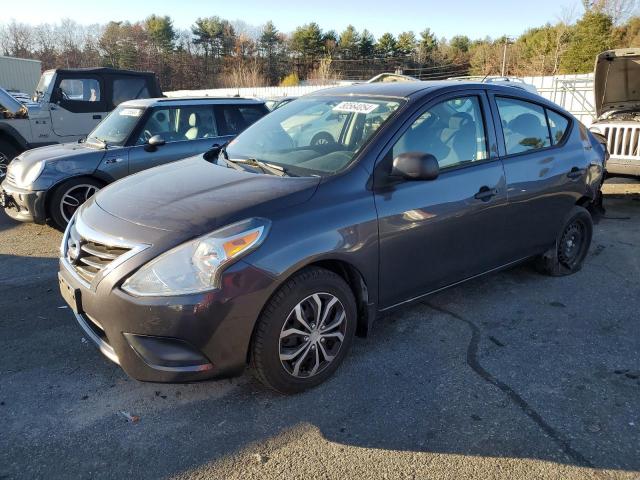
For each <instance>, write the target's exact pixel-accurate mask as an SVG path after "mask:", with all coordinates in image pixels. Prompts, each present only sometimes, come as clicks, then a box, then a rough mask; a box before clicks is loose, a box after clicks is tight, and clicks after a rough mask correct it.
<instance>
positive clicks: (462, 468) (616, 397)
mask: <svg viewBox="0 0 640 480" xmlns="http://www.w3.org/2000/svg"><path fill="white" fill-rule="evenodd" d="M630 185H631V187H629V186H628V185H626V184H625V185H623V186H622V187H615V186H612V187H610V190H609V191H610V192H615V193H617V194H618V195H614V196H608V197H607V198H606V200H605V207H606V208H607V214H606V217H605V218H604V219H602V220H601V221H600V223H599V224H598V225H597V226H596V230H595V237H594V241H593V245H592V247H591V250H590V253H589V256H588V258H587V260H586V263H585V266H584V268H583V270H582V271H581V272H579V273H578V274H576V275H573V276H571V277H564V278H550V277H545V276H541V275H539V274H538V273H536V272H535V271H534V270H533V269H532V268H531V267H530V266H529V265H522V266H519V267H517V268H514V269H511V270H508V271H504V272H501V273H497V274H493V275H489V276H486V277H483V278H480V279H477V280H474V281H472V282H468V283H466V284H463V285H460V286H458V287H455V288H452V289H449V290H447V291H444V292H441V293H439V294H436V295H433V296H431V297H429V298H427V299H426V300H425V301H423V302H422V303H419V304H416V305H413V306H410V307H407V308H404V309H402V310H397V311H395V312H394V313H393V314H390V315H388V316H386V317H382V318H380V319H378V321H377V323H376V324H375V326H374V330H373V332H372V334H371V335H370V336H369V338H366V339H356V342H355V344H354V348H353V350H352V352H351V355H350V356H349V358H348V359H347V360H346V361H345V363H344V364H343V365H342V366H341V368H340V369H339V370H338V372H337V374H336V375H335V377H334V378H332V379H331V380H330V381H329V382H327V383H326V384H324V385H321V386H320V387H318V388H316V389H314V390H312V391H309V392H306V393H304V394H301V395H297V396H293V397H284V396H280V395H277V394H275V393H272V392H270V391H267V390H265V389H264V388H263V387H262V386H261V385H260V384H259V383H258V382H257V381H256V380H254V379H253V377H252V376H251V375H250V373H249V372H247V373H246V374H245V375H243V376H242V377H239V378H237V379H233V380H222V381H210V382H203V383H197V384H181V385H166V384H151V383H140V382H137V381H135V380H132V379H129V378H128V377H127V376H126V375H125V374H124V373H123V372H122V371H121V370H120V369H119V368H118V367H117V366H116V365H114V364H112V363H110V362H109V361H108V360H106V359H105V358H103V357H102V356H101V354H100V353H99V352H98V351H97V349H96V348H95V347H94V346H93V345H92V344H91V343H89V342H88V341H87V340H86V339H84V338H83V335H82V332H81V331H80V329H79V327H78V326H77V325H76V324H75V321H74V319H73V317H72V315H71V312H70V311H69V309H68V308H65V304H64V302H63V300H62V298H61V297H60V295H59V293H58V290H57V281H56V273H57V259H56V257H57V252H58V245H59V242H60V233H59V232H57V231H55V230H53V229H52V228H50V227H47V226H37V225H22V224H17V223H15V222H13V221H11V220H9V219H8V218H7V217H6V216H4V214H1V213H0V479H13V478H30V479H31V478H185V479H186V478H189V479H195V478H242V479H253V478H255V479H265V478H282V479H289V478H292V479H293V478H295V479H298V478H299V479H312V478H313V479H315V478H319V479H345V478H349V479H356V478H358V479H359V478H372V479H374V478H375V479H377V478H389V479H391V478H478V479H489V478H509V479H517V478H557V479H569V478H576V479H577V478H580V479H583V478H628V479H640V330H639V327H638V325H639V323H640V188H638V187H640V184H637V183H634V182H630ZM633 192H637V193H635V194H634V193H633Z"/></svg>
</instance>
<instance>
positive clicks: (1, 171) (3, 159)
mask: <svg viewBox="0 0 640 480" xmlns="http://www.w3.org/2000/svg"><path fill="white" fill-rule="evenodd" d="M8 164H9V159H8V158H7V156H6V155H5V154H4V153H2V152H0V180H1V179H3V178H4V177H5V176H6V175H7V166H8Z"/></svg>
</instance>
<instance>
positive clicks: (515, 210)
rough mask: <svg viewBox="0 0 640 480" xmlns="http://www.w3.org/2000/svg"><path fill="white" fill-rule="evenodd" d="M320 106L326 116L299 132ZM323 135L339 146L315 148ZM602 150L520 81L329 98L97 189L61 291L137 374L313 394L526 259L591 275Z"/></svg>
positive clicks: (554, 270) (67, 253) (309, 100)
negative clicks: (354, 356) (398, 322)
mask: <svg viewBox="0 0 640 480" xmlns="http://www.w3.org/2000/svg"><path fill="white" fill-rule="evenodd" d="M310 112H313V114H314V115H318V116H322V117H323V118H326V119H327V120H326V121H323V122H312V123H305V122H301V121H299V119H305V118H308V117H309V115H310ZM310 128H317V129H319V130H318V131H316V132H311V131H308V130H309V129H310ZM325 131H326V132H329V133H330V136H331V138H332V140H331V141H326V142H321V143H316V144H314V145H307V146H305V145H304V144H303V143H301V140H300V139H301V138H305V139H309V141H310V140H311V139H312V138H314V137H315V136H316V134H318V133H323V132H325ZM323 136H324V137H325V138H327V139H328V138H329V135H323ZM605 157H606V152H605V150H604V148H603V147H602V145H601V144H600V143H599V142H598V141H597V140H596V139H595V137H594V136H593V135H592V134H591V133H589V131H588V130H587V129H586V128H585V127H584V126H582V125H581V124H580V123H579V122H578V121H576V120H575V119H574V118H573V117H572V116H571V115H570V114H568V113H567V112H565V111H564V110H562V109H560V108H559V107H558V106H557V105H555V104H553V103H550V102H548V101H546V100H544V99H543V98H541V97H539V96H537V95H534V94H531V93H528V92H525V91H523V90H521V89H516V88H513V87H508V86H498V85H491V84H481V83H461V82H406V83H387V84H361V85H354V86H349V87H339V88H336V89H329V90H322V91H320V92H317V93H314V94H312V95H309V96H305V97H302V98H300V99H298V100H296V101H295V102H291V103H290V104H288V105H285V106H283V107H281V108H278V109H277V110H275V111H274V112H272V113H270V114H269V115H267V116H265V117H263V118H262V119H261V120H259V121H257V122H256V123H254V124H253V125H252V126H251V127H249V128H248V129H247V130H245V131H244V132H243V133H242V134H241V135H239V136H238V137H237V138H236V139H235V140H234V141H232V142H231V143H229V144H228V145H227V146H226V148H218V149H215V150H212V151H210V152H208V153H207V154H205V155H203V156H197V157H192V158H190V159H187V160H183V161H181V162H178V163H174V164H171V165H166V166H160V167H157V168H153V169H150V170H146V171H144V172H141V173H139V174H136V175H134V176H130V177H127V178H125V179H123V180H120V181H118V182H115V183H114V184H112V185H110V186H108V187H107V188H105V189H103V190H101V191H100V192H98V193H97V194H96V195H94V196H93V197H92V198H91V199H89V201H88V202H87V203H85V204H84V205H83V206H82V207H80V208H79V209H78V211H77V213H76V214H75V216H74V218H73V219H72V221H71V222H70V224H69V226H68V227H67V230H66V232H65V234H64V238H63V242H62V246H61V260H60V273H59V281H60V289H61V291H62V295H63V296H64V298H65V299H66V301H67V302H68V304H69V305H70V306H71V308H72V309H73V311H74V312H75V317H76V319H77V321H78V323H79V324H80V326H81V327H82V329H83V330H84V332H85V334H86V335H87V336H88V337H89V338H91V339H92V340H93V342H95V343H96V344H97V345H98V346H99V348H100V350H102V352H103V353H104V354H105V355H106V356H107V357H108V358H110V359H111V360H113V361H114V362H116V363H118V364H119V365H120V366H121V367H122V368H123V369H124V370H125V371H126V372H127V373H128V374H129V375H130V376H132V377H134V378H136V379H139V380H144V381H159V382H177V381H179V382H182V381H194V380H201V379H206V378H211V377H224V376H231V375H237V374H239V373H240V372H241V371H242V370H243V368H244V367H245V365H247V364H250V365H251V366H252V367H253V370H254V371H255V373H256V375H257V377H258V378H259V379H260V380H261V381H262V382H263V383H265V384H266V385H268V386H269V387H271V388H273V389H275V390H277V391H279V392H283V393H294V392H299V391H302V390H304V389H306V388H309V387H312V386H315V385H317V384H319V383H321V382H323V381H324V380H326V379H327V378H328V377H329V376H331V375H332V374H333V373H334V372H335V370H336V369H337V368H338V366H339V364H340V363H341V362H342V360H343V359H344V358H345V356H346V355H347V353H348V351H349V348H350V346H351V343H352V341H353V338H354V335H355V334H360V335H364V334H366V333H367V331H368V330H369V329H370V328H371V325H372V322H373V320H374V318H375V317H376V315H378V314H379V313H381V312H386V311H388V310H390V309H393V308H395V307H398V306H400V305H404V304H407V303H409V302H411V301H414V300H418V299H421V298H423V297H424V296H425V295H428V294H429V293H432V292H435V291H438V290H441V289H442V288H445V287H448V286H451V285H455V284H457V283H460V282H461V281H464V280H468V279H471V278H475V277H477V276H479V275H482V274H486V273H488V272H493V271H495V270H498V269H501V268H505V267H509V266H511V265H514V264H516V263H518V262H522V261H524V260H527V259H530V258H534V259H535V262H536V264H537V265H538V267H539V268H540V269H541V270H542V271H543V272H545V273H547V274H551V275H565V274H571V273H574V272H576V271H578V270H579V269H580V267H581V264H582V262H583V260H584V258H585V256H586V254H587V250H588V249H589V245H590V242H591V236H592V228H593V227H592V225H593V224H592V216H591V211H593V210H594V209H595V207H597V206H598V204H599V202H600V199H601V195H600V187H601V184H602V180H603V174H604V161H605Z"/></svg>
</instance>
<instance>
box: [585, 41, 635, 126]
mask: <svg viewBox="0 0 640 480" xmlns="http://www.w3.org/2000/svg"><path fill="white" fill-rule="evenodd" d="M593 93H594V95H595V103H596V114H597V116H598V118H599V117H601V116H602V115H604V114H606V113H609V112H612V111H615V110H630V109H636V110H638V109H640V48H624V49H618V50H608V51H606V52H602V53H601V54H600V55H598V58H597V59H596V67H595V78H594V85H593Z"/></svg>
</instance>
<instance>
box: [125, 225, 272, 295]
mask: <svg viewBox="0 0 640 480" xmlns="http://www.w3.org/2000/svg"><path fill="white" fill-rule="evenodd" d="M270 226H271V222H270V221H269V220H267V219H265V218H250V219H247V220H243V221H241V222H238V223H234V224H232V225H229V226H227V227H224V228H221V229H220V230H216V231H215V232H213V233H210V234H208V235H205V236H203V237H200V238H196V239H195V240H191V241H189V242H186V243H183V244H182V245H179V246H178V247H175V248H173V249H171V250H169V251H168V252H165V253H163V254H162V255H160V256H159V257H157V258H156V259H154V260H152V261H150V262H149V263H147V264H146V265H144V266H143V267H142V268H141V269H140V270H138V271H137V272H136V273H134V274H133V275H132V276H131V277H129V278H128V279H127V280H126V281H125V282H124V284H123V285H122V289H123V290H124V291H126V292H127V293H129V294H131V295H135V296H141V297H151V296H152V297H156V296H168V295H180V294H186V293H198V292H204V291H207V290H212V289H214V288H219V287H220V284H219V281H220V275H221V273H222V271H223V270H224V268H225V267H227V266H228V265H229V264H231V263H233V262H234V261H236V260H238V259H239V258H240V257H242V256H244V255H246V254H247V253H249V252H251V251H252V250H254V249H256V248H257V247H258V246H259V245H260V244H261V243H262V242H263V241H264V239H265V237H266V236H267V233H268V230H269V227H270Z"/></svg>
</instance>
